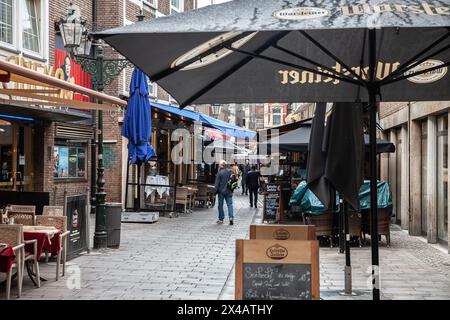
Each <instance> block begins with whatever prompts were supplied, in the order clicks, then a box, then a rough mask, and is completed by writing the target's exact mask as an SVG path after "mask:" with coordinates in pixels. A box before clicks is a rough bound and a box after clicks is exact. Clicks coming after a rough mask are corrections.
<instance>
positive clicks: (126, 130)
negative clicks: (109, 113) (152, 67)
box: [122, 68, 156, 164]
mask: <svg viewBox="0 0 450 320" xmlns="http://www.w3.org/2000/svg"><path fill="white" fill-rule="evenodd" d="M148 94H149V91H148V83H147V76H146V75H145V73H143V72H142V71H141V70H139V69H138V68H135V69H134V71H133V75H132V76H131V83H130V98H129V100H128V106H127V112H126V114H125V119H124V124H123V127H122V136H124V137H126V138H127V139H128V160H130V161H131V163H132V164H134V163H137V162H138V161H139V162H140V163H142V162H145V161H148V160H150V159H152V158H155V157H156V152H155V150H154V149H153V147H152V146H151V144H150V137H151V132H152V123H151V110H150V101H149V98H148Z"/></svg>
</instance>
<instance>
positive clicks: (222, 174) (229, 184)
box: [214, 160, 238, 225]
mask: <svg viewBox="0 0 450 320" xmlns="http://www.w3.org/2000/svg"><path fill="white" fill-rule="evenodd" d="M237 184H238V178H237V176H236V174H234V173H233V172H232V171H231V170H230V169H228V168H227V162H226V161H225V160H222V161H220V163H219V171H218V172H217V175H216V181H215V184H214V191H215V193H216V194H217V196H218V200H219V201H218V204H217V208H218V211H219V220H217V223H218V224H222V223H223V220H224V218H225V213H224V211H223V202H224V200H225V202H226V203H227V209H228V219H229V220H230V225H233V191H234V189H236V188H237Z"/></svg>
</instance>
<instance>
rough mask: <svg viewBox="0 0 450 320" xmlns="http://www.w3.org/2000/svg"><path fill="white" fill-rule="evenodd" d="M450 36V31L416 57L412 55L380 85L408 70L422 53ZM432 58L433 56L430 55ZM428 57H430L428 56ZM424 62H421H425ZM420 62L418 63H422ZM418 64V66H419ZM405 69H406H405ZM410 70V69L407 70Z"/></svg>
mask: <svg viewBox="0 0 450 320" xmlns="http://www.w3.org/2000/svg"><path fill="white" fill-rule="evenodd" d="M449 36H450V31H449V32H447V33H446V34H445V35H443V36H442V37H440V38H439V39H437V40H436V41H435V42H433V43H432V44H430V45H429V46H428V47H426V48H425V49H423V50H422V51H420V52H419V53H417V54H416V55H414V56H413V57H412V58H410V59H408V61H406V62H405V63H403V64H402V65H401V66H400V67H399V68H398V69H397V70H395V71H394V72H392V73H391V74H390V75H388V76H387V77H386V78H384V79H383V80H382V81H381V82H380V84H381V85H383V84H384V82H387V81H389V80H391V79H392V78H394V77H396V76H397V75H398V74H400V73H401V72H403V73H404V72H405V71H407V70H408V66H409V64H410V63H411V62H413V61H414V60H416V59H417V58H419V57H420V56H421V55H423V54H424V53H426V52H428V51H430V50H431V49H433V48H434V47H436V46H437V45H438V44H440V43H441V42H442V41H444V40H445V39H447V38H448V37H449ZM431 56H433V55H431ZM428 57H430V56H428ZM427 59H428V58H426V59H425V60H427ZM425 60H422V62H423V61H425ZM422 62H420V63H422ZM420 63H419V64H420ZM405 68H406V69H405ZM409 69H410V68H409Z"/></svg>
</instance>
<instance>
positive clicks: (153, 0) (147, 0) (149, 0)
mask: <svg viewBox="0 0 450 320" xmlns="http://www.w3.org/2000/svg"><path fill="white" fill-rule="evenodd" d="M144 4H148V5H149V6H150V7H152V8H154V9H158V0H144Z"/></svg>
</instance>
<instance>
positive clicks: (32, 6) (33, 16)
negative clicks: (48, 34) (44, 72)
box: [0, 0, 48, 58]
mask: <svg viewBox="0 0 450 320" xmlns="http://www.w3.org/2000/svg"><path fill="white" fill-rule="evenodd" d="M47 4H48V0H0V45H2V46H3V47H6V48H7V49H13V50H16V51H25V52H26V53H28V54H32V55H36V54H37V55H38V56H39V57H41V58H42V57H43V56H42V48H43V45H42V42H43V41H44V40H45V39H44V38H43V37H44V36H45V35H44V33H43V32H42V30H46V27H45V26H43V23H48V19H46V17H45V16H44V17H43V16H42V13H43V12H45V10H44V6H47Z"/></svg>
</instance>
